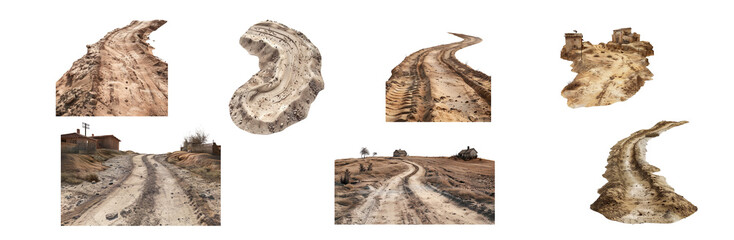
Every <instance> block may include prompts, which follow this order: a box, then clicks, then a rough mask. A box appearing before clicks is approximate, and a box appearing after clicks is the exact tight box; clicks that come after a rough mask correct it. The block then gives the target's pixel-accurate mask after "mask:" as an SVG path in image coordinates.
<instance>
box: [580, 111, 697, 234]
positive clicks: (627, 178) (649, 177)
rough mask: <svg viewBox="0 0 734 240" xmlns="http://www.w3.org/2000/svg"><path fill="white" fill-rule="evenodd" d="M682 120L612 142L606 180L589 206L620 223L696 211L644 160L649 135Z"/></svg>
mask: <svg viewBox="0 0 734 240" xmlns="http://www.w3.org/2000/svg"><path fill="white" fill-rule="evenodd" d="M685 123H687V122H686V121H682V122H669V121H662V122H659V123H658V124H656V125H655V126H654V127H652V128H650V129H644V130H640V131H637V132H635V133H633V134H632V135H630V136H629V137H627V138H625V139H622V140H620V141H619V142H618V143H617V144H616V145H614V147H612V150H611V151H610V152H609V158H608V159H607V162H608V164H607V171H606V172H605V173H604V175H603V176H604V177H605V178H606V179H607V180H608V181H609V182H607V184H605V185H604V186H603V187H602V188H600V189H599V198H598V199H597V200H596V201H595V202H594V203H593V204H591V209H592V210H594V211H597V212H599V213H601V214H603V215H604V216H605V217H606V218H608V219H610V220H614V221H618V222H623V223H672V222H676V221H678V220H680V219H683V218H686V217H688V216H690V215H691V214H693V213H694V212H696V211H697V210H698V208H697V207H696V206H694V205H693V204H691V203H690V202H688V200H686V199H685V198H683V196H681V195H678V194H676V193H675V192H674V190H673V188H672V187H670V186H669V185H668V184H667V183H666V182H665V178H664V177H662V176H658V175H655V174H654V173H655V172H658V171H660V169H658V168H657V167H655V166H653V165H650V164H648V163H647V161H646V160H645V152H646V151H647V150H646V149H645V147H646V145H647V141H648V140H649V139H651V138H654V137H657V136H659V135H660V133H662V132H664V131H666V130H668V129H670V128H673V127H676V126H680V125H683V124H685Z"/></svg>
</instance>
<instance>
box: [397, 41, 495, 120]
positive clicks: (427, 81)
mask: <svg viewBox="0 0 734 240" xmlns="http://www.w3.org/2000/svg"><path fill="white" fill-rule="evenodd" d="M452 34H454V35H456V36H458V37H460V38H463V39H464V40H463V41H461V42H456V43H451V44H444V45H439V46H435V47H431V48H426V49H422V50H420V51H418V52H415V53H413V54H411V55H410V56H408V57H406V58H405V60H403V62H402V63H400V65H398V66H397V67H395V68H394V69H393V70H392V76H391V77H390V79H389V80H388V81H387V84H386V85H387V86H386V92H385V99H386V103H385V115H386V116H385V117H386V118H385V120H386V121H387V122H406V121H408V122H489V121H490V120H491V106H490V105H491V97H490V96H491V90H490V89H491V78H490V77H489V76H487V75H485V74H484V73H482V72H479V71H476V70H474V69H472V68H470V67H469V66H467V65H465V64H463V63H461V62H459V60H457V59H456V56H455V53H456V51H458V50H460V49H462V48H465V47H467V46H471V45H474V44H477V43H479V42H481V41H482V39H480V38H478V37H473V36H469V35H463V34H456V33H452Z"/></svg>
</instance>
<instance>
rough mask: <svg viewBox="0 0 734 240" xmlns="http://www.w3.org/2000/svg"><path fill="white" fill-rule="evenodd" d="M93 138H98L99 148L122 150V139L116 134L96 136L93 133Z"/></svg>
mask: <svg viewBox="0 0 734 240" xmlns="http://www.w3.org/2000/svg"><path fill="white" fill-rule="evenodd" d="M92 138H94V139H96V140H97V148H104V149H112V150H117V151H119V150H120V139H119V138H117V137H115V135H103V136H94V134H92Z"/></svg>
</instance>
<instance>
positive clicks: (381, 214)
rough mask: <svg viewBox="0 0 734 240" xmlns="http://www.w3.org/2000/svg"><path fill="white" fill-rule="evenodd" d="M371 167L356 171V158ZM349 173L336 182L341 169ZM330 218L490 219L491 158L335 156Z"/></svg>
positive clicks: (454, 221) (461, 221) (350, 220)
mask: <svg viewBox="0 0 734 240" xmlns="http://www.w3.org/2000/svg"><path fill="white" fill-rule="evenodd" d="M370 163H372V164H373V168H372V170H365V171H360V166H359V165H360V164H362V166H364V167H365V168H367V166H369V164H370ZM347 169H348V170H349V171H350V173H351V175H352V176H351V177H350V178H349V182H348V183H347V184H343V183H342V182H341V180H342V179H341V178H343V176H344V173H345V171H346V170H347ZM334 173H335V187H334V192H335V197H334V206H335V216H334V222H335V223H336V224H493V223H494V161H491V160H484V159H474V160H471V161H464V160H459V159H457V158H447V157H387V158H384V157H369V158H365V159H339V160H336V161H335V172H334Z"/></svg>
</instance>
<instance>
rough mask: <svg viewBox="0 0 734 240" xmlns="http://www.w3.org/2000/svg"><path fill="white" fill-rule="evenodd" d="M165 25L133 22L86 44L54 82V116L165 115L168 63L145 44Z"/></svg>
mask: <svg viewBox="0 0 734 240" xmlns="http://www.w3.org/2000/svg"><path fill="white" fill-rule="evenodd" d="M165 23H166V21H164V20H154V21H133V22H131V23H130V24H129V25H127V26H125V27H122V28H118V29H115V30H113V31H111V32H109V33H108V34H107V35H105V36H104V38H102V39H100V40H99V42H97V43H95V44H91V45H87V54H86V55H84V56H83V57H82V58H80V59H79V60H77V61H75V62H74V64H73V65H72V67H71V69H69V71H67V72H66V73H65V74H64V75H63V76H62V77H61V79H59V80H58V81H57V82H56V115H57V116H166V115H168V64H166V63H165V62H163V61H162V60H161V59H158V58H157V57H156V56H154V55H153V47H152V46H150V45H149V44H148V43H147V42H146V41H147V40H148V36H149V35H150V33H151V32H153V31H155V30H156V29H158V28H159V27H160V26H162V25H163V24H165Z"/></svg>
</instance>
